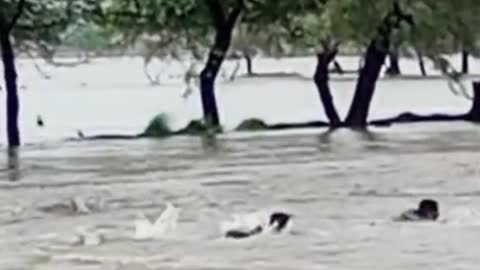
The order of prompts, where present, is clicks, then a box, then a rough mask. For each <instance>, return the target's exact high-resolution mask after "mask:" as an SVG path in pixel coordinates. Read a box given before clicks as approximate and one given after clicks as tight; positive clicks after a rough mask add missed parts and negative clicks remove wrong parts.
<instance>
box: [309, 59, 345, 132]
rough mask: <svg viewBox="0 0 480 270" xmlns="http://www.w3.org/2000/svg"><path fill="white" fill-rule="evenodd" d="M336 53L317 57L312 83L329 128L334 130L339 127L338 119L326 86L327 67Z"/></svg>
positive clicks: (330, 94)
mask: <svg viewBox="0 0 480 270" xmlns="http://www.w3.org/2000/svg"><path fill="white" fill-rule="evenodd" d="M336 54H337V52H336V51H325V52H323V53H320V54H318V55H317V68H316V70H315V75H314V81H315V85H316V86H317V89H318V94H319V95H320V101H321V102H322V104H323V108H324V110H325V114H326V115H327V117H328V120H330V127H332V128H335V127H339V126H340V125H341V121H340V117H339V116H338V113H337V109H336V108H335V104H334V103H333V97H332V93H331V91H330V87H329V85H328V80H329V75H328V66H329V64H330V62H331V61H332V60H333V59H334V58H335V55H336Z"/></svg>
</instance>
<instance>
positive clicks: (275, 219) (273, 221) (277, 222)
mask: <svg viewBox="0 0 480 270" xmlns="http://www.w3.org/2000/svg"><path fill="white" fill-rule="evenodd" d="M290 217H291V215H289V214H286V213H282V212H275V213H273V214H271V215H270V222H269V225H270V226H271V227H272V228H273V229H274V230H275V231H277V232H280V231H282V230H283V229H285V227H286V226H287V224H288V221H289V220H290Z"/></svg>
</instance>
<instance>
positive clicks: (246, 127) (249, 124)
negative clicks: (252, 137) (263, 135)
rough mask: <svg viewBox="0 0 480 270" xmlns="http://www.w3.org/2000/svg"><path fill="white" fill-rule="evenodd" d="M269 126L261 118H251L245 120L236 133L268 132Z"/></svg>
mask: <svg viewBox="0 0 480 270" xmlns="http://www.w3.org/2000/svg"><path fill="white" fill-rule="evenodd" d="M267 129H268V125H267V124H266V123H265V121H263V120H262V119H259V118H251V119H247V120H244V121H243V122H241V123H240V125H238V127H237V128H236V129H235V130H236V131H259V130H267Z"/></svg>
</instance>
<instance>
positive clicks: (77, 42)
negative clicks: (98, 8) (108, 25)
mask: <svg viewBox="0 0 480 270" xmlns="http://www.w3.org/2000/svg"><path fill="white" fill-rule="evenodd" d="M111 40H112V33H110V32H108V31H107V30H106V29H105V28H101V27H100V26H98V25H96V24H94V23H92V22H90V23H81V24H75V25H72V26H70V27H69V28H68V29H67V30H66V32H65V33H64V39H63V43H62V45H63V46H67V47H70V48H73V49H78V50H82V51H87V52H92V51H100V50H106V49H108V48H109V47H110V45H111Z"/></svg>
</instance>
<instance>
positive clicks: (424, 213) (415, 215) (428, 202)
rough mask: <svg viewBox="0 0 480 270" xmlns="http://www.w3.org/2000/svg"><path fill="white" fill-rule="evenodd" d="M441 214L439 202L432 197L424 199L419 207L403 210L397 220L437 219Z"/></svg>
mask: <svg viewBox="0 0 480 270" xmlns="http://www.w3.org/2000/svg"><path fill="white" fill-rule="evenodd" d="M438 216H439V211H438V203H437V202H436V201H435V200H432V199H424V200H422V201H421V202H420V204H419V205H418V209H410V210H407V211H405V212H403V213H402V214H401V215H400V217H398V218H396V219H395V220H396V221H435V220H437V218H438Z"/></svg>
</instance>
